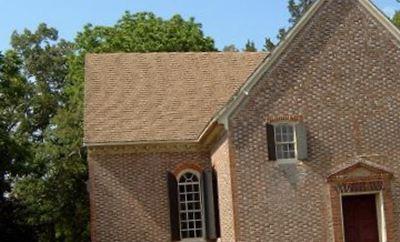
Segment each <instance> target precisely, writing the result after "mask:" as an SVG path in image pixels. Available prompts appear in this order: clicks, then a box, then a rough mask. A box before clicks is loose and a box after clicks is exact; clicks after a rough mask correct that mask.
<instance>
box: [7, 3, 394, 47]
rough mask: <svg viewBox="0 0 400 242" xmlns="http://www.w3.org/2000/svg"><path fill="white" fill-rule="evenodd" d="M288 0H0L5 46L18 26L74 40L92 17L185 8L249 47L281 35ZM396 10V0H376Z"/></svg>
mask: <svg viewBox="0 0 400 242" xmlns="http://www.w3.org/2000/svg"><path fill="white" fill-rule="evenodd" d="M286 2H287V1H286V0H229V1H228V0H34V1H33V0H0V6H2V7H1V15H0V36H1V38H0V50H5V49H7V48H8V47H9V39H10V38H9V37H10V35H11V33H12V31H13V30H17V31H21V30H23V29H24V28H29V29H35V28H36V26H37V25H38V24H39V23H41V22H45V23H47V24H48V25H49V26H52V27H55V28H56V29H58V30H59V32H60V36H61V37H63V38H65V39H68V40H71V39H73V38H74V36H75V34H76V32H77V31H80V30H81V29H82V26H83V25H84V24H86V23H93V24H95V25H112V24H114V23H115V22H116V20H118V19H119V17H120V16H121V15H122V14H123V12H124V11H125V10H129V11H131V12H137V11H152V12H154V13H156V14H157V15H159V16H162V17H164V18H169V17H171V16H172V15H173V14H176V13H179V14H181V15H182V16H184V17H185V18H188V17H191V16H193V17H195V19H196V21H197V22H200V23H202V24H203V30H204V32H205V34H206V35H209V36H211V37H213V38H214V39H215V41H216V45H217V47H218V48H222V47H223V46H225V45H228V44H231V43H233V44H235V45H236V46H238V47H243V46H244V43H245V42H246V40H247V39H251V40H254V41H255V42H256V45H257V47H261V46H262V44H263V42H264V38H265V37H266V36H272V37H275V36H276V33H277V30H278V29H279V28H280V27H281V26H286V25H287V19H288V17H289V14H288V11H287V8H286V5H287V3H286ZM374 3H375V4H376V5H378V7H380V8H381V9H382V10H383V11H384V12H385V13H387V14H388V15H391V14H393V13H394V11H395V10H396V9H400V4H399V3H398V2H396V0H374Z"/></svg>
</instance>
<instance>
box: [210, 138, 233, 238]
mask: <svg viewBox="0 0 400 242" xmlns="http://www.w3.org/2000/svg"><path fill="white" fill-rule="evenodd" d="M211 162H212V164H213V166H214V169H215V170H216V171H217V178H218V193H219V194H218V196H219V200H218V202H219V213H220V225H221V239H222V241H223V242H225V241H226V242H230V241H235V221H234V209H233V198H232V177H231V162H230V155H229V141H228V138H227V136H225V137H224V138H223V139H222V140H221V141H220V142H218V144H216V146H215V147H214V148H213V150H212V152H211Z"/></svg>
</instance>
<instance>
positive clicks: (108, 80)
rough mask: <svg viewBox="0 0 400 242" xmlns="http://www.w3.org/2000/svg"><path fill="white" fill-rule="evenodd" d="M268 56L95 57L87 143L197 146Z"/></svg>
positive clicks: (89, 72)
mask: <svg viewBox="0 0 400 242" xmlns="http://www.w3.org/2000/svg"><path fill="white" fill-rule="evenodd" d="M266 56H267V54H266V53H250V52H245V53H234V52H223V53H218V52H210V53H147V54H140V53H129V54H126V53H125V54H123V53H120V54H89V55H87V57H86V81H85V125H84V129H85V137H84V142H85V143H86V144H87V145H90V144H102V143H125V142H127V143H128V142H161V141H171V142H172V141H195V140H197V139H198V138H199V136H200V135H201V133H202V132H203V131H204V129H205V128H206V127H207V125H208V123H209V122H210V120H211V119H212V117H213V116H214V115H215V114H216V113H217V112H218V111H219V110H220V109H221V108H223V106H224V105H225V104H226V103H227V102H228V101H229V99H230V98H231V97H232V95H233V94H234V93H235V92H236V91H237V90H238V89H239V88H240V87H241V86H242V85H243V84H244V83H245V82H246V80H247V79H248V78H249V76H250V75H251V74H252V73H253V72H254V71H255V69H256V68H257V67H258V66H259V65H260V63H261V62H262V61H263V60H264V59H265V58H266Z"/></svg>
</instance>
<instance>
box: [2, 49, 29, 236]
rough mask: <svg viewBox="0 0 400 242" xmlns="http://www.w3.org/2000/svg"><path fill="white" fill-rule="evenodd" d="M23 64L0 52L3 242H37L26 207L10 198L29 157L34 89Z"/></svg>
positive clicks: (17, 59) (9, 53) (13, 54)
mask: <svg viewBox="0 0 400 242" xmlns="http://www.w3.org/2000/svg"><path fill="white" fill-rule="evenodd" d="M21 66H22V61H21V60H20V59H19V58H18V56H17V55H16V54H15V53H14V52H11V51H7V52H6V53H5V55H2V54H1V53H0V214H1V216H0V231H2V232H1V233H0V241H21V242H23V241H27V242H28V241H35V238H34V237H35V236H34V231H33V230H32V229H31V228H30V227H29V226H26V225H24V224H23V221H21V220H20V214H19V213H18V211H19V210H20V209H22V208H23V207H22V206H21V204H20V203H19V201H18V200H17V199H13V198H12V197H10V196H9V194H10V192H11V184H12V181H11V177H13V176H15V175H16V174H17V173H19V172H20V170H22V169H21V167H22V164H23V162H22V161H24V160H26V159H28V158H29V143H28V135H26V130H25V127H26V123H27V116H28V110H29V106H28V104H27V102H26V100H27V98H28V97H29V94H30V91H31V88H30V85H29V83H28V82H27V80H26V79H25V78H24V77H23V75H21V73H20V70H21Z"/></svg>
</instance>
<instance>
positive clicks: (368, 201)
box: [342, 194, 380, 242]
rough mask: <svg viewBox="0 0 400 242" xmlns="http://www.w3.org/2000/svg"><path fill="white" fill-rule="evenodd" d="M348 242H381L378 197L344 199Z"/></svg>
mask: <svg viewBox="0 0 400 242" xmlns="http://www.w3.org/2000/svg"><path fill="white" fill-rule="evenodd" d="M342 210H343V227H344V234H345V241H346V242H379V240H380V239H379V226H378V209H377V195H376V194H366V195H354V196H353V195H352V196H343V197H342Z"/></svg>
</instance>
